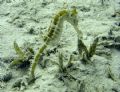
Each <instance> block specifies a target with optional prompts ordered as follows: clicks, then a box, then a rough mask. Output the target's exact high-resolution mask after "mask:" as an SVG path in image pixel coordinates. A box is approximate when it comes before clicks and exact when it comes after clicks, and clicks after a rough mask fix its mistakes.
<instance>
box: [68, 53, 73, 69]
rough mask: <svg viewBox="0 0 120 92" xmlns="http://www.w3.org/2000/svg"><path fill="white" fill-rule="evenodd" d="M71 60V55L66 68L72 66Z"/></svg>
mask: <svg viewBox="0 0 120 92" xmlns="http://www.w3.org/2000/svg"><path fill="white" fill-rule="evenodd" d="M72 59H73V55H72V54H71V55H70V58H69V60H68V64H67V68H68V67H71V66H72Z"/></svg>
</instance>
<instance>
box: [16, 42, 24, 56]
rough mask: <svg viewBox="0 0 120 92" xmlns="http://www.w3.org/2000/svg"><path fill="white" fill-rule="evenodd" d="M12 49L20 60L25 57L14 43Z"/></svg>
mask: <svg viewBox="0 0 120 92" xmlns="http://www.w3.org/2000/svg"><path fill="white" fill-rule="evenodd" d="M14 49H15V51H16V54H17V55H19V57H20V58H24V57H25V54H24V52H23V51H22V50H21V49H20V47H19V46H18V44H17V43H16V41H14Z"/></svg>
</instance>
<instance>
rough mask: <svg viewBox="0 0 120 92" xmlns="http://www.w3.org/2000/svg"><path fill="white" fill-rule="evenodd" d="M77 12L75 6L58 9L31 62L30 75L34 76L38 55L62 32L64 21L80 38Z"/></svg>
mask: <svg viewBox="0 0 120 92" xmlns="http://www.w3.org/2000/svg"><path fill="white" fill-rule="evenodd" d="M77 15H78V12H77V10H76V8H73V9H69V10H68V9H63V10H61V11H59V12H58V13H57V14H56V15H55V16H54V18H53V20H52V21H51V24H50V26H49V28H48V33H47V35H46V36H45V37H44V44H43V45H42V47H40V48H39V50H38V52H37V54H36V55H35V57H34V60H33V63H32V64H31V70H30V73H31V77H32V78H34V77H35V75H34V73H35V68H36V65H37V63H38V62H39V59H40V56H41V55H42V53H43V51H44V50H45V49H46V48H47V46H48V45H51V44H56V43H57V42H58V41H59V40H60V37H61V34H62V29H63V24H64V21H67V22H69V23H70V24H71V25H72V26H73V27H74V29H75V31H76V32H77V35H78V38H79V39H82V37H83V34H82V32H81V31H80V30H79V29H78V16H77Z"/></svg>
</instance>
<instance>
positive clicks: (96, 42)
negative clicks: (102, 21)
mask: <svg viewBox="0 0 120 92" xmlns="http://www.w3.org/2000/svg"><path fill="white" fill-rule="evenodd" d="M97 44H98V38H96V39H95V40H94V41H93V43H92V45H91V46H90V48H89V53H88V58H91V57H92V56H93V55H94V54H95V51H96V47H97Z"/></svg>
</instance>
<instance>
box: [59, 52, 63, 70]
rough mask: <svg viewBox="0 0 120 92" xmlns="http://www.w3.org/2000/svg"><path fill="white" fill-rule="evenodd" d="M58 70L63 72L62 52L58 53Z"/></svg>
mask: <svg viewBox="0 0 120 92" xmlns="http://www.w3.org/2000/svg"><path fill="white" fill-rule="evenodd" d="M58 66H59V72H64V65H63V54H62V53H59V64H58Z"/></svg>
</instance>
